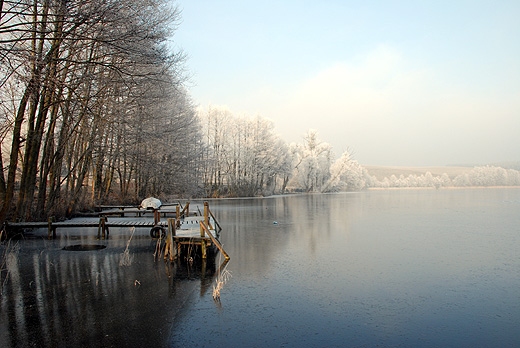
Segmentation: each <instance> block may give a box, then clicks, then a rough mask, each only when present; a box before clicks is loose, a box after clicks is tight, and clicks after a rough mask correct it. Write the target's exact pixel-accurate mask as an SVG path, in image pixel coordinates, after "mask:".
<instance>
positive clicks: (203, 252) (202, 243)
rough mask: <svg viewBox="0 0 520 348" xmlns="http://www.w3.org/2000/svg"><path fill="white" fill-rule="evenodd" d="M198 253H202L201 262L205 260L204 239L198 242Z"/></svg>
mask: <svg viewBox="0 0 520 348" xmlns="http://www.w3.org/2000/svg"><path fill="white" fill-rule="evenodd" d="M200 251H201V253H202V259H203V260H206V257H207V256H206V240H205V239H202V240H201V241H200Z"/></svg>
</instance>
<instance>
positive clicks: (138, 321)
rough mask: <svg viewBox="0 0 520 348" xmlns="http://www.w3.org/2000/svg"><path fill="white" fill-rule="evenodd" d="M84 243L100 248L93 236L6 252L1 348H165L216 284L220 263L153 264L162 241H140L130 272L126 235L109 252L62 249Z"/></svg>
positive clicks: (23, 244)
mask: <svg viewBox="0 0 520 348" xmlns="http://www.w3.org/2000/svg"><path fill="white" fill-rule="evenodd" d="M78 239H80V240H82V241H83V242H85V243H89V244H93V243H98V242H99V241H94V240H93V239H92V238H91V237H89V236H86V237H78V238H75V240H72V241H71V240H67V238H60V239H59V240H56V241H47V240H44V239H33V240H22V241H19V242H18V243H19V245H20V247H19V250H18V251H16V250H15V249H13V251H11V252H8V253H7V257H8V258H9V262H8V271H9V273H8V275H9V278H8V279H7V281H6V282H5V285H4V286H3V287H2V296H1V307H0V308H1V312H0V327H1V338H0V345H1V346H2V347H27V346H39V347H44V346H47V347H51V346H52V347H54V346H89V347H90V346H121V344H122V342H127V343H128V342H131V343H132V345H136V346H150V345H157V346H163V345H164V342H165V340H166V339H167V332H168V329H169V326H170V325H171V322H172V321H173V320H175V318H176V317H178V316H182V315H183V312H184V311H186V310H187V309H188V307H189V299H190V298H192V297H193V296H194V295H195V294H198V295H199V296H204V295H205V294H206V293H207V292H208V290H209V289H211V284H212V282H213V281H214V276H215V272H216V264H215V260H214V259H213V260H212V259H208V261H204V262H202V261H200V260H199V261H197V262H184V261H182V260H178V261H177V262H174V263H170V262H163V261H162V260H159V261H154V257H153V251H154V248H155V242H154V241H151V240H150V238H149V236H146V235H141V236H134V239H133V240H132V243H131V245H130V252H131V253H132V255H133V263H132V264H131V265H130V266H128V267H121V266H120V263H119V262H120V259H121V255H122V252H123V250H124V248H125V246H126V245H125V238H123V236H120V237H119V238H118V237H117V236H116V237H113V238H112V239H110V240H108V241H103V243H105V246H106V249H103V250H90V251H67V250H63V247H64V246H65V245H68V244H69V245H72V244H74V245H76V244H77V242H78ZM4 247H5V246H4ZM4 274H5V272H4ZM4 279H5V277H4ZM210 293H211V291H210Z"/></svg>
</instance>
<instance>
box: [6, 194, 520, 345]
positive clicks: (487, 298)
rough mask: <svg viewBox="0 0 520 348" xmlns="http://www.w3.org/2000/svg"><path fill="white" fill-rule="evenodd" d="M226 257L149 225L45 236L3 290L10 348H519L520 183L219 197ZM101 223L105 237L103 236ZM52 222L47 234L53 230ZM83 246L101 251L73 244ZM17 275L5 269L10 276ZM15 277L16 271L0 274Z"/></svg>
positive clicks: (22, 244) (29, 244)
mask: <svg viewBox="0 0 520 348" xmlns="http://www.w3.org/2000/svg"><path fill="white" fill-rule="evenodd" d="M210 206H211V209H212V211H213V212H214V213H215V215H216V216H217V218H218V219H219V221H220V224H221V225H222V227H223V231H222V235H221V241H222V244H223V246H224V249H225V250H226V251H227V252H228V253H229V254H230V256H231V261H230V262H229V264H228V265H227V269H228V270H229V271H230V272H231V274H232V277H231V278H230V279H229V280H228V282H227V283H226V284H225V285H224V287H223V288H222V290H221V302H220V303H215V302H214V301H213V298H212V292H211V289H212V286H213V284H215V279H216V274H217V269H218V267H219V265H220V262H221V261H222V260H221V259H219V257H218V256H217V259H216V260H215V262H208V263H206V264H204V265H202V264H201V263H200V260H198V262H195V263H194V264H192V265H189V264H186V263H175V264H173V265H170V264H169V263H166V264H165V263H164V262H163V261H162V260H160V261H154V258H153V251H154V247H155V241H154V240H151V239H150V237H149V235H148V231H146V230H137V231H136V234H135V236H134V237H133V240H132V243H131V244H130V246H129V250H130V253H131V255H132V256H133V259H132V260H133V261H132V264H131V265H130V266H125V267H122V266H120V265H119V260H120V256H121V253H122V252H123V250H124V249H125V246H126V241H127V240H128V237H129V232H128V231H126V230H124V229H121V230H117V229H113V230H112V231H111V239H109V240H107V241H96V240H95V239H94V236H95V235H96V231H94V230H93V231H83V232H82V233H81V234H79V235H76V234H75V233H72V232H63V233H62V234H60V233H59V231H58V234H59V239H58V240H55V241H47V240H45V239H43V238H40V237H38V233H37V232H35V233H34V236H33V237H32V238H29V239H26V240H23V241H19V244H18V247H19V250H17V251H15V252H14V253H13V254H12V257H13V258H14V259H15V262H14V263H12V264H10V268H9V269H10V274H9V279H8V281H7V282H6V283H5V285H4V286H3V288H2V297H1V298H0V300H1V302H0V345H1V346H2V347H25V346H33V345H37V346H65V345H67V346H81V345H88V346H104V347H107V346H118V347H120V346H142V347H145V346H155V347H178V346H213V347H224V346H256V347H273V346H274V347H279V346H283V347H302V346H311V347H334V346H336V347H345V346H347V347H349V346H352V347H359V346H363V347H364V346H385V347H386V346H391V347H392V346H404V347H417V346H422V347H439V346H443V347H446V346H457V347H489V346H500V347H514V346H518V345H519V344H520V333H518V330H517V323H518V322H520V295H519V293H518V289H519V288H520V217H519V215H518V211H519V209H520V189H494V188H487V189H460V190H458V189H456V190H380V191H379V190H375V191H364V192H357V193H342V194H329V195H323V194H310V195H294V196H278V197H270V198H254V199H229V200H212V201H210ZM90 232H92V233H90ZM45 234H46V232H45V231H42V234H41V236H43V237H44V236H45ZM74 244H102V245H104V246H106V248H104V249H100V250H89V251H68V250H63V247H65V246H68V245H74ZM2 275H3V276H4V275H5V272H4V273H2ZM4 279H5V278H4V277H3V278H2V280H4Z"/></svg>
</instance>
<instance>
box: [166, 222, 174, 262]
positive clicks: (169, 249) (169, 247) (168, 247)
mask: <svg viewBox="0 0 520 348" xmlns="http://www.w3.org/2000/svg"><path fill="white" fill-rule="evenodd" d="M175 228H176V222H175V219H168V235H167V236H166V245H165V248H164V249H165V250H164V259H165V260H166V258H167V257H168V256H169V257H170V261H173V260H174V258H176V257H177V254H175V255H174V253H173V251H174V250H175V249H176V248H175V247H174V245H173V244H174V239H173V237H174V236H175Z"/></svg>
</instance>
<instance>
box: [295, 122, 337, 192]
mask: <svg viewBox="0 0 520 348" xmlns="http://www.w3.org/2000/svg"><path fill="white" fill-rule="evenodd" d="M292 153H293V154H294V156H295V158H296V165H295V174H294V181H293V187H294V188H295V189H297V190H302V191H305V192H319V191H321V190H322V188H323V187H324V186H325V185H326V184H327V182H328V180H329V179H330V166H331V164H332V156H333V154H332V146H331V145H330V144H328V143H325V142H322V141H321V140H319V138H318V132H317V131H316V130H309V131H308V132H307V134H305V136H304V142H303V144H293V145H292Z"/></svg>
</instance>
